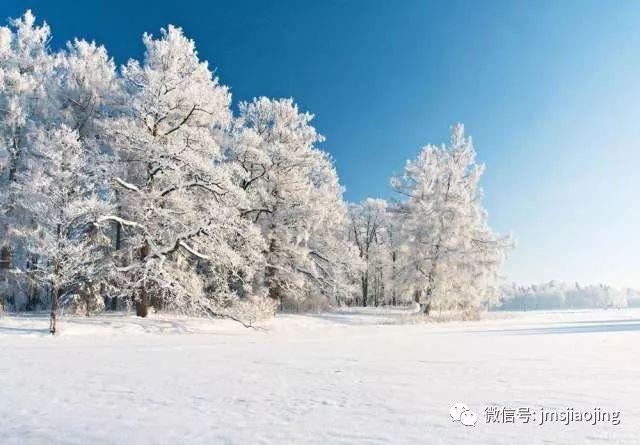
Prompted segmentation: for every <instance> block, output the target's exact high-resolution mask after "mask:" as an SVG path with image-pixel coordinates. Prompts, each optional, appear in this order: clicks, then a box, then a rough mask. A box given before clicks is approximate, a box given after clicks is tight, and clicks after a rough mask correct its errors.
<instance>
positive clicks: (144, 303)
mask: <svg viewBox="0 0 640 445" xmlns="http://www.w3.org/2000/svg"><path fill="white" fill-rule="evenodd" d="M148 255H149V243H148V242H147V240H144V242H143V243H142V247H141V248H140V259H141V260H142V261H143V262H144V260H145V259H146V258H147V256H148ZM136 315H137V316H138V317H143V318H144V317H146V316H147V315H149V293H148V291H147V285H146V283H145V282H144V281H143V282H142V288H141V289H140V297H139V298H138V299H137V300H136Z"/></svg>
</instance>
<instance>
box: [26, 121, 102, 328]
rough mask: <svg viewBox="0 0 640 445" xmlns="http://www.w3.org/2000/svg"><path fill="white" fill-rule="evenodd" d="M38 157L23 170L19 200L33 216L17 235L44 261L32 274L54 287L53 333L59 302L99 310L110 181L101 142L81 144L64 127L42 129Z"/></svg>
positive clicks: (36, 144)
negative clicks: (107, 186)
mask: <svg viewBox="0 0 640 445" xmlns="http://www.w3.org/2000/svg"><path fill="white" fill-rule="evenodd" d="M33 149H34V156H33V157H32V158H30V159H29V160H28V162H27V163H26V165H25V168H24V170H23V171H22V172H21V173H19V175H20V176H22V177H23V178H22V179H23V183H24V186H23V187H22V190H21V191H20V199H21V201H22V202H23V203H24V204H23V205H24V207H25V208H26V209H28V210H29V211H30V213H31V214H32V215H33V216H32V218H31V221H30V223H29V224H28V225H25V226H23V227H21V228H20V229H19V230H17V231H18V233H20V234H22V235H23V239H24V245H25V247H26V249H27V250H28V251H29V252H30V253H31V254H32V255H33V256H34V257H36V258H40V259H41V260H40V261H39V262H37V263H36V264H33V265H32V267H31V269H32V270H31V271H30V272H31V276H32V277H33V279H34V280H35V281H36V282H37V283H38V284H39V285H40V286H42V287H50V291H51V302H52V306H51V326H50V329H51V333H55V332H56V312H57V309H58V302H59V301H60V302H61V303H62V304H64V305H70V306H73V307H75V308H77V309H82V310H83V311H84V312H86V313H89V312H90V311H94V310H101V306H102V305H103V300H102V298H101V296H100V294H99V291H100V287H101V285H102V284H103V280H104V277H105V276H106V275H107V273H108V268H109V262H108V247H109V245H110V238H109V237H108V236H107V235H106V234H105V233H104V232H103V231H102V230H101V227H100V225H99V224H98V222H99V221H100V220H101V218H103V217H104V215H107V214H109V213H110V212H111V210H112V209H111V203H110V200H109V199H108V198H109V197H108V192H107V189H106V181H107V180H108V179H109V173H110V171H109V167H108V166H109V165H110V164H109V161H108V159H106V155H105V154H103V153H101V152H100V151H99V149H98V148H97V146H95V145H93V146H92V145H89V144H85V143H83V142H82V140H81V139H80V138H79V137H78V133H77V130H75V131H74V130H71V129H70V128H69V127H67V126H65V125H61V126H59V127H58V128H53V129H50V130H46V129H40V130H39V131H38V134H37V135H35V137H34V141H33Z"/></svg>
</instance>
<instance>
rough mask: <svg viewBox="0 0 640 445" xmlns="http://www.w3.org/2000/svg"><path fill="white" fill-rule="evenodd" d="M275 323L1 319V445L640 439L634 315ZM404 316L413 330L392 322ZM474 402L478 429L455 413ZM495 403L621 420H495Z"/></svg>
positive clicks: (339, 316)
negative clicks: (488, 415) (454, 408)
mask: <svg viewBox="0 0 640 445" xmlns="http://www.w3.org/2000/svg"><path fill="white" fill-rule="evenodd" d="M411 317H412V316H411V315H410V314H408V313H406V312H402V311H379V310H357V311H348V312H346V311H345V312H334V313H328V314H322V315H284V316H278V317H277V318H275V319H274V320H272V321H270V322H269V323H268V324H266V325H265V327H266V328H267V330H266V331H261V330H249V329H245V328H243V327H241V326H239V325H237V324H235V323H233V322H228V321H220V320H213V321H210V320H194V319H187V318H181V317H174V316H171V317H170V316H162V317H160V316H157V315H152V316H150V318H148V319H138V318H135V317H132V316H127V315H122V314H120V315H101V316H97V317H91V318H80V317H78V318H71V317H63V318H62V319H61V322H60V326H61V333H60V335H59V336H56V337H51V336H49V335H48V334H47V327H48V322H47V319H46V317H45V316H43V315H40V316H38V315H36V316H3V317H0V433H1V438H0V442H2V443H3V444H31V443H35V444H41V443H42V444H50V443H60V444H80V443H114V444H115V443H118V444H121V443H155V444H164V443H167V444H169V443H172V444H173V443H206V444H212V443H214V444H217V443H224V444H226V443H233V444H248V443H265V444H267V443H268V444H289V443H296V444H297V443H304V444H341V443H368V444H382V443H393V444H437V443H446V444H461V443H474V444H483V443H486V444H495V443H505V444H513V443H616V444H617V443H629V444H632V443H640V432H639V431H638V430H639V429H640V408H639V407H638V402H637V401H638V400H640V385H639V384H638V383H639V381H638V379H639V376H640V371H639V369H638V368H639V365H640V347H638V344H639V342H640V311H638V310H631V309H625V310H608V311H604V310H603V311H572V312H569V311H565V312H537V313H521V314H516V313H500V314H495V313H492V314H489V317H488V319H485V320H482V321H479V322H450V323H406V322H407V321H410V320H411ZM399 321H403V322H405V323H403V324H398V322H399ZM456 402H462V403H464V404H466V405H467V406H468V407H469V408H470V409H471V410H473V411H474V412H475V413H476V414H477V417H478V422H477V423H476V425H475V426H473V427H470V426H464V425H462V424H461V423H460V422H453V421H452V420H451V418H450V415H449V408H450V406H451V405H453V404H454V403H456ZM489 404H497V405H502V406H506V407H512V408H517V407H531V408H532V409H534V410H538V409H539V408H540V407H544V408H545V409H566V408H568V407H572V408H574V409H576V410H593V409H595V408H597V407H599V408H601V409H602V410H603V411H604V410H615V411H618V410H619V411H621V414H620V420H621V422H620V424H619V425H612V424H610V423H602V424H597V425H595V426H593V425H591V424H587V423H573V424H570V425H568V426H565V425H563V424H558V423H553V424H544V425H538V424H537V423H535V424H531V423H530V424H522V423H521V422H519V421H518V420H516V423H515V424H508V425H507V424H487V423H486V422H485V416H484V412H483V409H484V407H485V406H487V405H489Z"/></svg>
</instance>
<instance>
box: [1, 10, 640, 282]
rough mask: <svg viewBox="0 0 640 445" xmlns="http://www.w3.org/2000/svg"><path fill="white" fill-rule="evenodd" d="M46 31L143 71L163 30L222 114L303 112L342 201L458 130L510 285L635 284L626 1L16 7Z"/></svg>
mask: <svg viewBox="0 0 640 445" xmlns="http://www.w3.org/2000/svg"><path fill="white" fill-rule="evenodd" d="M26 8H31V9H32V10H33V12H34V14H35V15H36V16H37V17H38V19H44V20H46V21H47V22H48V23H49V24H50V26H51V27H52V29H53V35H54V38H53V41H52V46H53V47H56V48H57V47H59V46H60V45H62V44H64V42H65V41H66V40H69V39H71V38H73V37H74V36H81V37H84V38H87V39H93V40H96V41H97V42H99V43H101V44H104V45H105V46H106V47H107V48H108V50H109V52H110V54H111V55H112V56H113V57H114V58H115V59H116V61H117V62H118V63H123V62H125V61H126V59H128V58H129V57H140V56H141V54H142V51H143V47H142V43H141V40H140V37H141V34H142V33H143V32H144V31H148V32H152V33H156V34H157V33H158V30H159V28H161V27H163V26H166V25H167V24H168V23H172V24H175V25H178V26H181V27H183V28H184V30H185V32H186V34H187V35H189V36H190V37H192V38H194V39H195V41H196V45H197V48H198V50H199V53H200V56H201V57H202V58H203V59H207V60H209V62H210V64H211V66H212V67H216V70H217V71H216V74H217V75H218V76H219V77H220V79H221V81H222V82H223V83H225V84H227V85H229V86H230V87H231V90H232V92H233V95H234V102H235V103H237V101H239V100H245V99H250V98H252V97H254V96H259V95H266V96H276V97H279V96H285V97H294V98H295V99H296V101H297V102H298V103H299V104H300V106H301V107H302V108H303V109H305V110H309V111H311V112H313V113H315V115H316V120H315V124H316V126H317V127H318V128H319V130H320V132H321V133H323V134H324V135H325V136H326V137H327V141H326V142H325V143H324V144H323V148H324V149H325V150H327V151H329V152H330V153H331V154H332V155H333V157H334V159H335V161H336V165H337V169H338V172H339V174H340V178H341V181H342V183H343V184H344V185H345V186H346V189H347V191H346V198H347V199H348V200H351V201H357V200H360V199H363V198H365V197H367V196H373V197H384V198H388V197H390V196H392V193H391V191H390V189H389V185H388V184H389V177H390V175H392V174H393V173H399V172H400V171H401V170H402V168H403V166H404V163H405V161H406V160H407V159H408V158H410V157H414V156H415V155H416V154H417V153H418V150H419V149H420V148H421V147H422V146H423V145H424V144H426V143H427V142H432V143H438V144H439V143H441V142H445V141H446V140H447V138H448V133H449V130H450V128H451V126H452V125H453V124H454V123H455V122H458V121H460V122H463V123H464V124H465V126H466V128H467V133H468V134H470V135H471V136H472V137H473V138H474V141H475V145H476V149H477V151H478V154H479V159H480V160H481V161H483V162H485V163H486V164H487V171H486V174H485V177H484V178H483V187H484V189H485V205H486V207H487V208H488V210H489V215H490V223H491V225H492V226H493V227H494V228H495V229H497V230H499V231H501V232H510V231H511V232H512V233H513V234H514V235H515V237H516V239H517V240H518V247H517V249H516V250H514V251H513V253H512V254H511V256H510V259H509V261H508V263H507V266H506V269H505V276H506V278H507V279H509V280H513V281H517V282H520V283H532V282H539V281H546V280H551V279H557V280H565V281H576V280H577V281H580V282H584V283H595V282H607V283H610V284H613V285H616V286H634V287H637V288H640V233H639V232H640V178H639V175H638V167H639V166H640V142H639V141H640V137H639V136H640V111H639V110H640V109H639V107H640V85H639V80H640V27H639V26H638V24H639V23H640V2H637V1H635V2H633V1H622V0H619V1H615V2H606V1H588V0H580V1H577V0H576V1H568V0H567V1H533V0H531V1H529V2H518V1H508V2H507V1H493V2H491V1H441V2H428V1H402V2H393V1H365V0H362V1H358V2H356V1H336V0H333V1H331V0H323V1H313V2H311V1H308V2H306V1H296V0H291V1H284V0H281V1H269V2H268V1H250V2H249V1H234V2H231V1H228V2H221V1H220V2H216V1H188V0H182V1H162V0H154V1H153V2H144V1H135V0H127V1H119V0H110V1H95V2H78V1H13V0H9V1H7V0H5V1H3V2H2V4H0V15H1V16H3V17H15V16H17V15H20V14H21V13H22V12H23V11H24V10H25V9H26Z"/></svg>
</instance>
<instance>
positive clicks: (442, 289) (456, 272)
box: [392, 125, 509, 311]
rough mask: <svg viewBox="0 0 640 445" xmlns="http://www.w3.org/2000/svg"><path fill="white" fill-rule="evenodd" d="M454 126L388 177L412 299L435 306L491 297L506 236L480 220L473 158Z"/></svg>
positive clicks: (481, 168)
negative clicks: (398, 208) (446, 139)
mask: <svg viewBox="0 0 640 445" xmlns="http://www.w3.org/2000/svg"><path fill="white" fill-rule="evenodd" d="M475 157H476V153H475V150H474V149H473V145H472V143H471V139H470V138H465V136H464V128H463V126H462V125H456V126H455V127H454V129H453V132H452V136H451V142H450V144H449V146H447V147H445V146H442V147H436V146H433V145H427V146H426V147H425V148H424V149H423V150H422V151H421V153H420V154H419V155H418V158H417V159H416V160H414V161H408V162H407V165H406V167H405V171H404V175H403V176H401V177H396V178H393V179H392V185H393V187H394V189H395V190H396V191H397V192H399V193H401V194H402V195H403V196H405V197H406V198H407V199H406V201H404V202H403V204H402V210H403V215H402V226H403V237H404V242H403V248H402V257H403V263H404V264H403V273H404V276H405V279H406V280H407V283H409V285H410V286H411V287H413V292H414V293H415V296H416V301H418V300H421V301H422V302H423V303H424V304H425V310H427V311H428V308H430V307H431V306H433V307H439V308H456V309H464V308H472V307H478V306H480V305H481V304H482V303H484V302H487V301H493V300H494V299H495V298H496V297H497V291H496V288H495V286H496V279H497V275H498V272H499V270H500V267H501V265H502V262H503V260H504V258H505V252H506V249H507V247H508V245H509V239H508V238H505V237H501V236H499V235H496V234H495V233H494V232H493V231H492V230H491V229H490V228H489V226H488V224H487V213H486V211H485V210H484V208H483V207H482V204H481V198H482V192H481V189H480V188H479V185H478V182H479V180H480V177H481V175H482V172H483V171H484V166H483V165H480V164H477V163H476V160H475Z"/></svg>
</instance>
